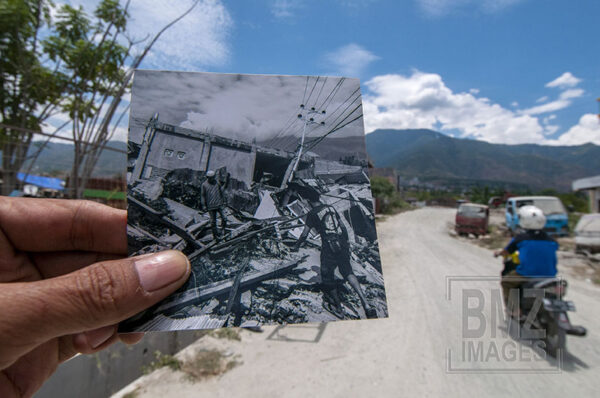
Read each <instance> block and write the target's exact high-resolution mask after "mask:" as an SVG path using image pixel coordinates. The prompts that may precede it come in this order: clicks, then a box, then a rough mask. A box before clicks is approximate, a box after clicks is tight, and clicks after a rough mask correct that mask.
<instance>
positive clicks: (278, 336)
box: [267, 323, 327, 343]
mask: <svg viewBox="0 0 600 398" xmlns="http://www.w3.org/2000/svg"><path fill="white" fill-rule="evenodd" d="M326 327H327V324H326V323H319V324H312V325H311V324H308V325H280V326H277V327H276V328H275V330H273V332H271V334H270V335H269V337H267V340H275V341H283V342H292V343H318V342H319V340H321V337H323V333H324V332H325V328H326Z"/></svg>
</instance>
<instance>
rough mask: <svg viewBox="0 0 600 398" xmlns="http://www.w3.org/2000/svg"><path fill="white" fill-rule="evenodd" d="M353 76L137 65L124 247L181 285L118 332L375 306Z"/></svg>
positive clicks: (323, 316)
mask: <svg viewBox="0 0 600 398" xmlns="http://www.w3.org/2000/svg"><path fill="white" fill-rule="evenodd" d="M368 164H369V160H368V158H367V154H366V150H365V135H364V127H363V113H362V99H361V92H360V84H359V80H358V79H354V78H344V77H330V76H275V75H240V74H217V73H195V72H168V71H147V70H137V71H136V72H135V76H134V81H133V88H132V99H131V111H130V123H129V140H128V168H127V183H128V185H127V187H128V190H127V202H128V225H127V237H128V246H129V255H131V256H135V255H140V254H144V253H151V252H156V251H160V250H166V249H175V250H180V251H182V252H183V253H184V254H186V255H187V257H188V259H189V261H190V263H191V268H192V273H191V276H190V278H189V280H188V281H187V283H186V284H185V285H184V286H182V287H181V288H180V289H179V290H178V291H176V292H175V293H174V294H172V295H171V296H169V297H167V298H166V299H165V300H163V301H161V302H160V303H158V304H157V305H155V306H154V307H151V308H150V309H148V310H146V311H144V312H142V313H139V314H137V315H136V316H134V317H132V318H130V319H128V320H126V321H124V322H123V323H121V325H120V331H122V332H134V331H155V330H156V331H160V330H181V329H214V328H220V327H234V326H240V327H247V328H258V327H260V325H263V324H293V323H306V322H329V321H337V320H352V319H372V318H384V317H387V316H388V310H387V303H386V294H385V287H384V280H383V274H382V266H381V260H380V255H379V248H378V243H377V231H376V228H375V212H374V203H373V198H372V195H371V187H370V182H369V178H368V175H367V167H368Z"/></svg>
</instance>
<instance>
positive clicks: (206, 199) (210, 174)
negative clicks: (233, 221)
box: [200, 170, 227, 241]
mask: <svg viewBox="0 0 600 398" xmlns="http://www.w3.org/2000/svg"><path fill="white" fill-rule="evenodd" d="M200 202H201V205H202V210H203V211H208V214H209V215H210V226H211V228H212V234H213V238H214V239H216V240H218V241H219V240H221V239H222V237H223V235H224V234H225V227H226V226H227V218H226V217H225V212H224V211H223V208H224V207H225V194H224V192H223V187H222V186H221V184H220V182H219V181H217V178H216V177H215V172H214V171H213V170H208V171H207V172H206V181H204V182H203V183H202V187H201V189H200ZM217 214H219V215H220V216H221V231H219V229H218V226H217Z"/></svg>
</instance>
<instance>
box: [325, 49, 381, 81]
mask: <svg viewBox="0 0 600 398" xmlns="http://www.w3.org/2000/svg"><path fill="white" fill-rule="evenodd" d="M378 59H379V57H378V56H376V55H375V54H373V53H371V52H370V51H368V50H367V49H365V48H364V47H362V46H360V45H358V44H355V43H351V44H348V45H345V46H343V47H340V48H338V49H337V50H335V51H333V52H330V53H328V54H326V55H325V62H326V63H327V65H328V66H329V67H331V68H333V69H335V73H339V74H341V75H343V76H348V77H357V76H360V75H361V74H362V72H363V71H364V70H365V69H366V68H367V66H369V64H370V63H371V62H373V61H376V60H378Z"/></svg>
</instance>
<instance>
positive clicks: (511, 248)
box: [494, 205, 558, 318]
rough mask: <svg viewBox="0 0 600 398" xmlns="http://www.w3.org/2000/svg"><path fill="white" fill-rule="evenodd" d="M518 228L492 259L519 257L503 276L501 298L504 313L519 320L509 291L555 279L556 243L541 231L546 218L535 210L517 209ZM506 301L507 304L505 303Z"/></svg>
mask: <svg viewBox="0 0 600 398" xmlns="http://www.w3.org/2000/svg"><path fill="white" fill-rule="evenodd" d="M518 214H519V225H520V226H521V228H523V229H524V231H523V232H521V233H519V234H518V235H516V236H515V237H514V238H513V239H512V240H511V241H510V242H509V243H508V245H507V246H506V247H505V248H504V249H502V250H499V251H496V252H495V253H494V257H497V256H500V255H502V256H503V257H505V258H506V257H509V256H512V255H513V254H514V253H515V252H517V251H518V253H519V256H518V257H519V258H518V259H519V263H518V264H515V265H516V268H515V269H512V270H510V271H509V272H506V273H505V272H503V276H502V282H501V285H502V295H503V298H504V305H505V308H506V311H507V312H508V313H509V314H510V315H511V316H513V317H516V318H518V317H519V308H518V307H517V308H514V307H516V305H515V304H516V303H513V302H512V300H509V296H510V294H509V293H510V290H511V289H517V288H518V287H519V286H520V285H521V284H522V283H523V282H525V281H527V278H552V277H554V276H556V251H557V250H558V243H556V241H555V240H554V239H552V238H551V237H550V236H548V234H547V233H546V232H545V231H544V226H545V225H546V216H545V215H544V213H543V212H542V210H540V209H539V208H537V207H535V206H530V205H528V206H523V207H521V208H519V211H518ZM509 301H510V302H509Z"/></svg>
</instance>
